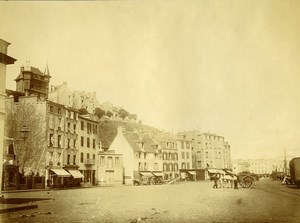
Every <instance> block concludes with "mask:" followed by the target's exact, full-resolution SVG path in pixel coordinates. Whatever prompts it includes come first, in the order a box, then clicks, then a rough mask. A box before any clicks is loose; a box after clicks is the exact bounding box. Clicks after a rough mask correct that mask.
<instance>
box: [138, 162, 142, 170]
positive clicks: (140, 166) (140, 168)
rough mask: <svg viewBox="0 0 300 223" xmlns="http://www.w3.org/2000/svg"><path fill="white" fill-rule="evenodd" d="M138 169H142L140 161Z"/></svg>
mask: <svg viewBox="0 0 300 223" xmlns="http://www.w3.org/2000/svg"><path fill="white" fill-rule="evenodd" d="M139 170H142V163H141V162H140V163H139Z"/></svg>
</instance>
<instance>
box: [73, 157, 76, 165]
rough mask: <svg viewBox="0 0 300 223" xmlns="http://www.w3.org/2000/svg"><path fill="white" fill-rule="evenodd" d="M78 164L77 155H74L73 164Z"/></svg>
mask: <svg viewBox="0 0 300 223" xmlns="http://www.w3.org/2000/svg"><path fill="white" fill-rule="evenodd" d="M75 164H76V155H73V165H75Z"/></svg>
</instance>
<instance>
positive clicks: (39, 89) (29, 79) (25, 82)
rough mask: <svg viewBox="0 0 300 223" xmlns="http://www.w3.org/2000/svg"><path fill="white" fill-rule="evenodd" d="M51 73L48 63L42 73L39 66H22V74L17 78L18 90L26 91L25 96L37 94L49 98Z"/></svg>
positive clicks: (39, 96)
mask: <svg viewBox="0 0 300 223" xmlns="http://www.w3.org/2000/svg"><path fill="white" fill-rule="evenodd" d="M50 78H51V76H50V73H49V68H48V65H47V66H46V68H45V71H44V73H42V72H41V71H40V70H39V69H38V68H35V67H32V66H30V65H29V64H27V65H26V66H23V67H21V68H20V74H19V76H18V77H17V78H16V79H15V81H16V84H17V88H16V91H18V92H23V93H25V96H36V97H38V98H44V99H47V98H48V91H49V82H50Z"/></svg>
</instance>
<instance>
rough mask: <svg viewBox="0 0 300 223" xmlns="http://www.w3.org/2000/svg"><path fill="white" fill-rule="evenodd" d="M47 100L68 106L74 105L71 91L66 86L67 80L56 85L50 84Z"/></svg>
mask: <svg viewBox="0 0 300 223" xmlns="http://www.w3.org/2000/svg"><path fill="white" fill-rule="evenodd" d="M48 100H49V101H53V102H55V103H58V104H62V105H65V106H68V107H73V105H74V97H73V92H72V90H71V89H70V88H69V87H68V85H67V82H63V83H62V84H61V85H57V86H53V85H51V87H50V92H49V96H48Z"/></svg>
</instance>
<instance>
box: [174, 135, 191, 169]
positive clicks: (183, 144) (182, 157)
mask: <svg viewBox="0 0 300 223" xmlns="http://www.w3.org/2000/svg"><path fill="white" fill-rule="evenodd" d="M177 149H178V165H179V169H192V168H193V160H192V145H191V141H188V140H185V139H177Z"/></svg>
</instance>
